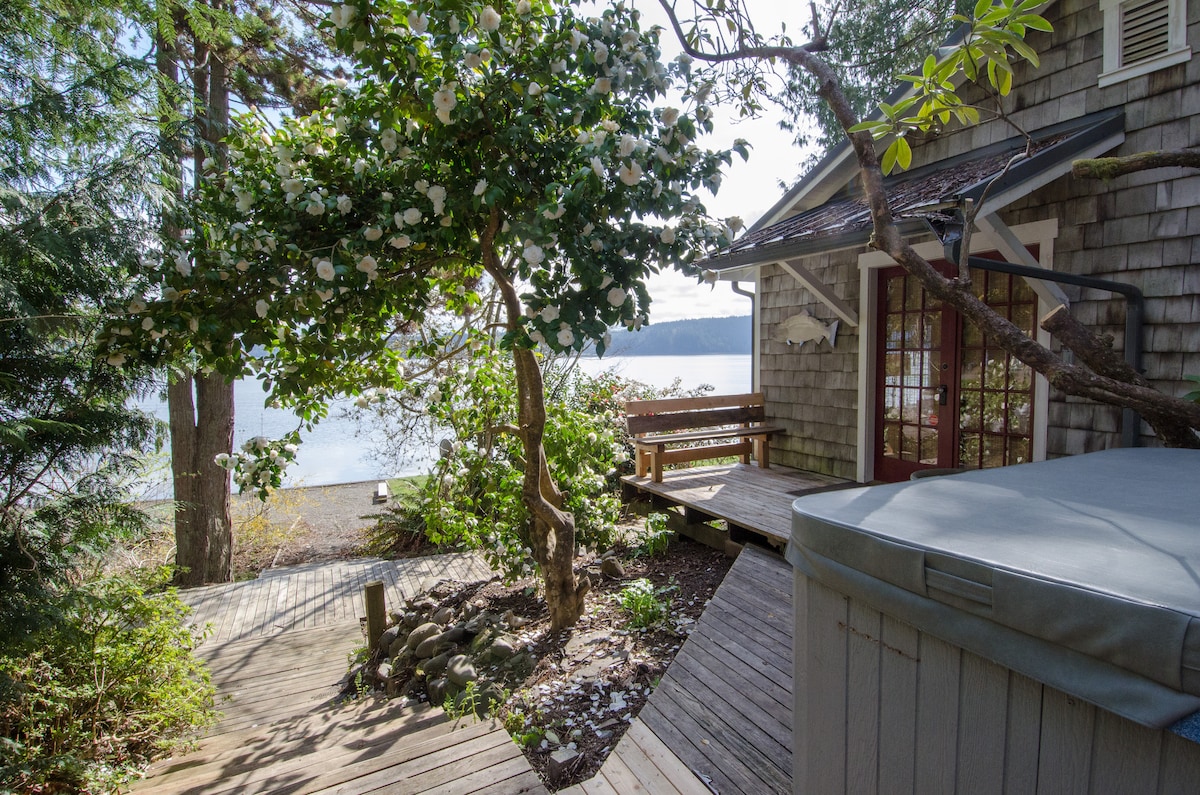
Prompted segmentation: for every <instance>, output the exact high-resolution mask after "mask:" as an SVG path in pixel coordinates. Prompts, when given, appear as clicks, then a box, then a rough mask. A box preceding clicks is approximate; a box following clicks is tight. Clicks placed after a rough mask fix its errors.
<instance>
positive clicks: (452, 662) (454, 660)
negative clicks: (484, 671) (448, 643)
mask: <svg viewBox="0 0 1200 795" xmlns="http://www.w3.org/2000/svg"><path fill="white" fill-rule="evenodd" d="M446 678H447V679H449V680H450V681H451V682H453V683H454V684H456V685H458V686H459V687H466V686H467V683H468V682H474V681H475V680H476V679H478V678H479V674H477V673H476V672H475V666H474V665H472V664H471V658H470V657H468V656H467V655H465V654H456V655H454V656H453V657H451V658H450V659H449V660H447V661H446Z"/></svg>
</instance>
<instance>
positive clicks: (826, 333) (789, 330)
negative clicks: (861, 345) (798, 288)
mask: <svg viewBox="0 0 1200 795" xmlns="http://www.w3.org/2000/svg"><path fill="white" fill-rule="evenodd" d="M837 330H838V321H836V320H835V321H833V322H832V323H830V324H829V325H826V324H824V323H822V322H821V321H819V320H817V319H816V318H815V317H813V316H812V315H810V314H808V312H807V311H802V312H801V313H800V314H798V315H792V316H791V317H789V318H788V319H787V320H785V321H783V322H782V323H780V324H779V326H778V329H777V331H776V334H775V338H776V339H777V340H779V341H780V342H786V343H787V344H788V345H793V344H798V345H801V346H803V345H804V343H806V342H808V341H809V340H816V341H817V344H818V345H820V344H821V340H829V347H830V348H832V347H833V346H834V344H835V343H836V341H837Z"/></svg>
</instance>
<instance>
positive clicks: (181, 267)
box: [175, 252, 192, 278]
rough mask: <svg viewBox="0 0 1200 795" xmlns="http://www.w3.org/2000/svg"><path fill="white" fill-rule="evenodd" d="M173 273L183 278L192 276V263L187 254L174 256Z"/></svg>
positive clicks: (181, 253)
mask: <svg viewBox="0 0 1200 795" xmlns="http://www.w3.org/2000/svg"><path fill="white" fill-rule="evenodd" d="M175 271H176V272H177V273H178V274H179V275H180V276H183V277H184V278H187V277H188V276H191V275H192V261H191V260H190V259H188V255H187V254H184V253H183V252H180V253H178V254H176V255H175Z"/></svg>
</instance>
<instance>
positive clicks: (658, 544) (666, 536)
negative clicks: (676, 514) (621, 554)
mask: <svg viewBox="0 0 1200 795" xmlns="http://www.w3.org/2000/svg"><path fill="white" fill-rule="evenodd" d="M668 520H669V517H668V516H667V515H666V514H665V513H661V512H657V511H656V512H655V513H652V514H650V515H649V516H647V517H646V529H645V532H644V533H643V535H642V538H641V541H640V542H639V543H638V545H637V546H636V547H634V549H633V554H634V555H637V556H641V555H647V556H649V557H654V556H655V555H661V554H663V553H664V552H666V551H667V547H669V546H670V545H671V537H672V536H673V535H675V533H674V532H673V531H672V530H671V528H670V527H668V526H667V522H668Z"/></svg>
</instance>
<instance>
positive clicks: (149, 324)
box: [142, 317, 154, 331]
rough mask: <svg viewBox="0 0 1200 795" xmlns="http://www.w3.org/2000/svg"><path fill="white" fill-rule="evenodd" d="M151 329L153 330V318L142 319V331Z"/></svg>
mask: <svg viewBox="0 0 1200 795" xmlns="http://www.w3.org/2000/svg"><path fill="white" fill-rule="evenodd" d="M152 328H154V318H152V317H147V318H142V331H149V330H150V329H152Z"/></svg>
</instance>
